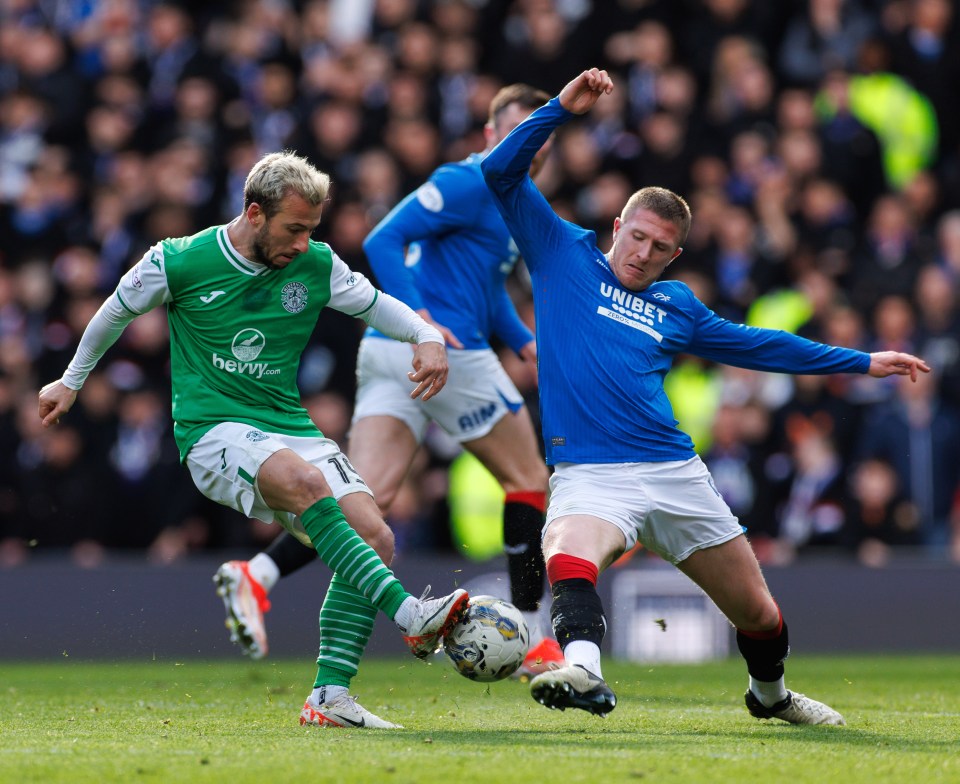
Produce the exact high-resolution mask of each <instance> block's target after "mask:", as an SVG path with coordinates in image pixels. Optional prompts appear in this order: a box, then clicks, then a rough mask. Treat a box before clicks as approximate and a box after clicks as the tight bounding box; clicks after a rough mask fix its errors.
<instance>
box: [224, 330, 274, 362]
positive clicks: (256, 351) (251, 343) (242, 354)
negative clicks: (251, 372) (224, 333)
mask: <svg viewBox="0 0 960 784" xmlns="http://www.w3.org/2000/svg"><path fill="white" fill-rule="evenodd" d="M266 343H267V339H266V338H265V337H264V336H263V333H262V332H261V331H260V330H259V329H253V328H247V329H241V330H240V331H239V332H238V333H237V334H236V335H234V336H233V345H231V346H230V351H231V352H233V355H234V356H235V357H236V358H237V359H239V360H240V361H241V362H250V361H251V360H254V359H256V358H257V357H258V356H260V352H261V351H263V347H264V346H265V345H266Z"/></svg>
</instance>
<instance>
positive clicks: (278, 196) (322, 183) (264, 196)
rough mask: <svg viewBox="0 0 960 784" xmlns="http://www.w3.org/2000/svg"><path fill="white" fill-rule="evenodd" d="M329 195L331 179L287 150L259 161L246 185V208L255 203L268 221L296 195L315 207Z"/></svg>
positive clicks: (244, 203)
mask: <svg viewBox="0 0 960 784" xmlns="http://www.w3.org/2000/svg"><path fill="white" fill-rule="evenodd" d="M329 192H330V175H329V174H325V173H324V172H322V171H320V170H319V169H317V168H316V167H315V166H314V165H313V164H312V163H310V161H308V160H307V159H306V158H302V157H300V156H299V155H297V154H295V153H293V152H291V151H290V150H284V151H283V152H271V153H267V154H266V155H264V156H263V157H262V158H261V159H260V160H259V161H257V162H256V163H255V164H254V165H253V168H252V169H250V173H249V174H247V179H246V181H245V182H244V184H243V208H244V209H247V208H248V207H249V206H250V205H251V204H253V203H254V202H256V203H257V204H259V205H260V209H262V210H263V212H264V213H265V214H266V216H267V217H268V218H269V217H270V216H271V215H276V214H277V212H279V210H280V202H281V201H283V199H284V197H286V196H289V195H290V194H291V193H295V194H297V195H298V196H301V197H302V198H303V200H304V201H306V202H307V203H308V204H310V205H312V206H314V207H316V206H317V205H318V204H321V203H322V202H323V201H324V199H326V198H327V193H329Z"/></svg>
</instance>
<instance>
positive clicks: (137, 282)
mask: <svg viewBox="0 0 960 784" xmlns="http://www.w3.org/2000/svg"><path fill="white" fill-rule="evenodd" d="M130 282H131V283H133V287H134V288H135V289H139V290H141V291H143V280H142V279H141V277H140V262H137V266H136V267H134V268H133V272H131V273H130Z"/></svg>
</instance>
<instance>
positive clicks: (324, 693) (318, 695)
mask: <svg viewBox="0 0 960 784" xmlns="http://www.w3.org/2000/svg"><path fill="white" fill-rule="evenodd" d="M346 693H347V687H346V686H331V685H329V684H328V685H325V686H317V688H315V689H314V690H313V693H312V694H311V695H310V702H312V703H313V704H314V705H323V704H324V703H325V702H333V701H334V700H335V699H336V698H337V697H339V696H340V695H341V694H346Z"/></svg>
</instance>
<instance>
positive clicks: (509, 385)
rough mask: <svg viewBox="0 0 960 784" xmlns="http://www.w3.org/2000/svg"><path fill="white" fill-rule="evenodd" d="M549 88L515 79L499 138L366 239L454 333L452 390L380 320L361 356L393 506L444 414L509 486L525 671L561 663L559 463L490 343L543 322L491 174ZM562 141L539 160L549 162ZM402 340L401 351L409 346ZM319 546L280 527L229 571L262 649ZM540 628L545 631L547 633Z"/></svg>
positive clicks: (232, 603)
mask: <svg viewBox="0 0 960 784" xmlns="http://www.w3.org/2000/svg"><path fill="white" fill-rule="evenodd" d="M548 98H549V95H547V94H546V93H544V92H542V91H540V90H535V89H534V88H532V87H529V86H527V85H523V84H514V85H510V86H508V87H505V88H503V89H502V90H500V92H499V93H498V94H497V95H496V96H495V97H494V99H493V101H492V102H491V105H490V112H489V119H488V122H487V125H486V127H485V135H486V140H487V149H486V150H484V152H483V153H481V154H475V155H471V156H469V157H468V158H467V159H465V160H463V161H460V162H459V163H452V164H448V165H444V166H441V167H440V168H438V169H437V170H436V171H435V172H434V173H433V174H432V175H431V177H430V179H429V180H428V181H427V182H426V183H424V184H423V185H422V186H421V187H420V188H418V189H417V190H416V191H414V192H413V193H411V194H409V195H408V196H407V197H406V198H404V199H403V200H402V201H401V202H400V203H399V204H397V206H396V207H395V208H394V209H393V210H392V211H391V212H390V214H389V215H387V216H386V217H385V218H384V219H383V220H382V221H381V222H380V223H379V224H378V225H377V226H376V227H375V228H374V230H373V231H372V232H371V233H370V235H369V237H368V238H367V239H366V241H365V242H364V250H365V252H366V254H367V257H368V259H369V261H370V264H371V267H372V268H373V270H374V272H375V273H376V275H377V279H378V281H379V283H380V285H381V286H382V288H383V290H384V291H386V292H388V293H390V294H392V295H393V296H395V297H396V298H398V299H399V300H401V301H402V302H404V303H406V304H407V305H409V306H410V307H411V308H413V309H414V310H416V311H417V312H418V313H419V314H420V315H421V316H422V317H423V318H424V319H426V320H427V321H428V322H430V323H431V324H433V325H434V326H436V327H437V328H438V329H439V330H440V332H441V333H442V334H443V336H444V338H445V339H446V342H447V347H448V355H449V364H450V373H449V376H448V379H447V384H446V387H445V389H444V393H443V395H441V396H439V397H437V398H434V399H432V400H430V401H426V402H424V401H421V400H414V399H412V398H411V396H410V393H409V387H410V382H409V380H408V378H407V374H408V371H409V367H410V350H408V349H407V347H406V346H400V345H399V344H397V345H394V343H395V341H392V340H390V339H389V338H388V337H387V336H386V335H384V334H382V333H380V332H376V331H374V330H368V333H367V335H366V336H365V337H364V339H363V341H362V343H361V345H360V352H359V355H358V360H357V399H356V407H355V413H354V417H353V424H352V429H351V432H350V440H349V446H348V449H347V452H348V454H349V456H350V460H351V462H352V463H353V465H354V466H355V467H356V469H357V471H358V472H359V474H360V475H361V476H363V477H364V478H365V481H366V482H367V483H368V484H369V486H370V489H371V490H372V491H373V494H374V497H375V498H376V500H377V502H378V504H379V506H380V508H381V510H382V511H383V512H384V513H386V511H387V510H388V509H389V508H390V506H391V504H392V503H393V500H394V498H395V496H396V494H397V491H398V490H399V488H400V485H401V483H402V482H403V479H404V477H405V476H406V474H407V471H408V469H409V467H410V463H411V461H412V460H413V458H414V455H415V453H416V451H417V448H418V446H419V444H420V442H421V440H422V439H423V436H424V433H425V431H426V428H427V425H428V424H429V422H430V421H431V420H432V421H434V422H436V423H437V424H438V425H439V426H440V427H442V428H443V429H444V430H445V431H446V432H447V433H448V434H450V435H451V436H452V437H453V438H454V439H455V440H457V441H458V442H460V443H461V444H462V445H463V447H464V448H465V449H467V450H468V451H470V452H472V453H473V454H474V455H476V457H477V458H479V460H480V461H481V462H482V463H483V464H484V465H485V466H486V467H487V469H489V471H490V472H491V473H492V474H493V476H494V477H495V478H496V479H497V480H498V481H499V483H500V484H501V485H502V487H503V489H504V491H505V492H506V499H505V503H504V511H503V537H504V549H505V551H506V553H507V566H508V572H509V575H510V584H511V600H512V602H513V603H514V604H515V605H516V606H517V607H518V608H519V609H520V610H521V611H522V612H523V613H524V615H525V616H526V617H527V620H528V625H530V627H531V640H532V644H531V648H530V653H529V654H528V656H527V659H526V661H525V662H524V665H523V667H522V668H521V670H520V673H521V674H525V675H533V674H536V673H537V672H539V671H542V670H543V669H545V668H546V667H547V666H548V665H549V664H550V663H551V662H558V661H562V654H561V652H560V648H559V646H558V645H557V642H556V640H554V639H553V638H552V637H546V636H544V635H542V634H540V635H538V634H537V632H536V629H537V625H538V624H537V621H536V610H537V608H538V606H539V602H540V599H541V597H542V596H543V592H544V562H543V553H542V550H541V544H540V539H541V533H542V528H543V515H544V511H545V507H546V489H547V481H548V471H547V467H546V465H545V464H544V462H543V458H542V457H541V455H540V452H539V449H538V447H537V435H536V432H535V429H534V427H533V424H532V422H531V418H530V414H529V412H528V411H527V409H526V407H525V406H524V404H523V398H522V396H521V395H520V393H519V391H518V390H517V388H516V386H515V385H514V384H513V382H512V381H511V380H510V378H509V377H508V376H507V374H506V372H505V371H504V369H503V367H502V366H501V364H500V361H499V359H498V358H497V356H496V354H495V352H494V351H493V349H492V348H491V346H490V340H491V336H493V335H495V336H497V337H498V338H499V339H500V340H501V341H502V342H503V343H504V344H505V345H506V346H507V347H509V348H510V349H512V350H513V351H515V352H516V353H517V354H518V355H520V356H521V357H522V358H523V359H524V360H526V361H528V362H536V358H537V349H536V342H535V341H534V337H533V334H532V333H531V332H530V330H529V329H528V328H527V327H526V325H524V323H523V322H522V321H521V320H520V318H519V316H518V315H517V312H516V309H515V308H514V306H513V303H512V302H511V300H510V297H509V295H508V293H507V290H506V287H505V281H506V278H507V276H508V275H509V274H510V272H511V271H512V270H513V267H514V265H515V263H516V261H517V249H516V245H515V244H514V242H513V240H512V238H511V237H510V234H509V231H508V230H507V227H506V226H505V225H504V222H503V219H502V218H501V217H500V214H499V212H498V211H497V208H496V205H495V204H494V202H493V198H492V196H491V194H490V192H489V190H488V189H487V187H486V185H485V183H484V181H483V176H482V174H481V173H480V162H481V160H483V157H484V155H486V153H487V152H489V150H491V149H493V147H494V146H495V145H496V144H497V143H498V142H499V141H500V139H502V138H503V137H504V136H506V134H507V133H508V132H509V131H510V130H511V129H512V128H514V127H515V126H516V125H517V123H519V122H520V121H521V120H523V119H524V118H525V117H527V116H528V115H529V114H530V113H531V112H532V111H533V110H534V109H535V108H537V107H539V106H540V105H542V104H543V103H544V102H545V101H546V100H547V99H548ZM548 146H549V143H548V142H546V140H545V145H544V146H543V147H542V149H541V150H540V151H539V152H538V154H537V155H532V156H531V160H530V162H529V163H528V168H529V169H530V173H531V175H535V174H536V173H537V171H538V170H539V169H540V166H541V163H542V160H543V158H544V156H545V155H546V153H547V148H548ZM398 349H399V350H398ZM314 558H315V553H313V552H311V551H310V550H309V549H308V548H306V547H303V546H302V545H301V544H300V543H299V542H298V541H297V540H296V539H295V538H293V537H287V536H281V537H280V538H279V539H277V540H276V541H275V542H274V543H273V544H271V546H270V547H269V548H268V549H267V550H266V551H265V552H264V553H260V554H258V555H257V556H255V557H254V558H253V559H252V560H251V561H249V562H241V561H231V562H228V563H226V564H224V565H223V566H222V567H221V568H220V570H219V572H218V573H217V577H216V581H217V584H218V586H219V592H220V594H221V596H222V597H223V599H224V603H225V605H226V609H227V615H228V624H229V625H230V626H231V627H232V629H233V631H234V635H233V636H234V639H235V641H237V642H238V643H240V644H241V646H242V647H243V648H244V649H245V651H246V652H247V653H248V654H250V655H251V656H253V657H254V658H260V657H261V656H263V655H264V654H265V653H266V650H267V642H266V631H265V628H264V624H263V617H262V610H263V608H265V607H267V606H268V605H267V604H266V594H267V592H269V590H270V588H271V587H272V586H273V585H274V584H275V583H276V582H277V579H278V578H279V577H280V576H282V575H286V574H289V573H290V572H292V571H295V570H296V569H298V568H300V567H301V566H303V565H304V564H306V563H309V562H310V561H312V560H313V559H314ZM538 637H539V638H540V639H538Z"/></svg>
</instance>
